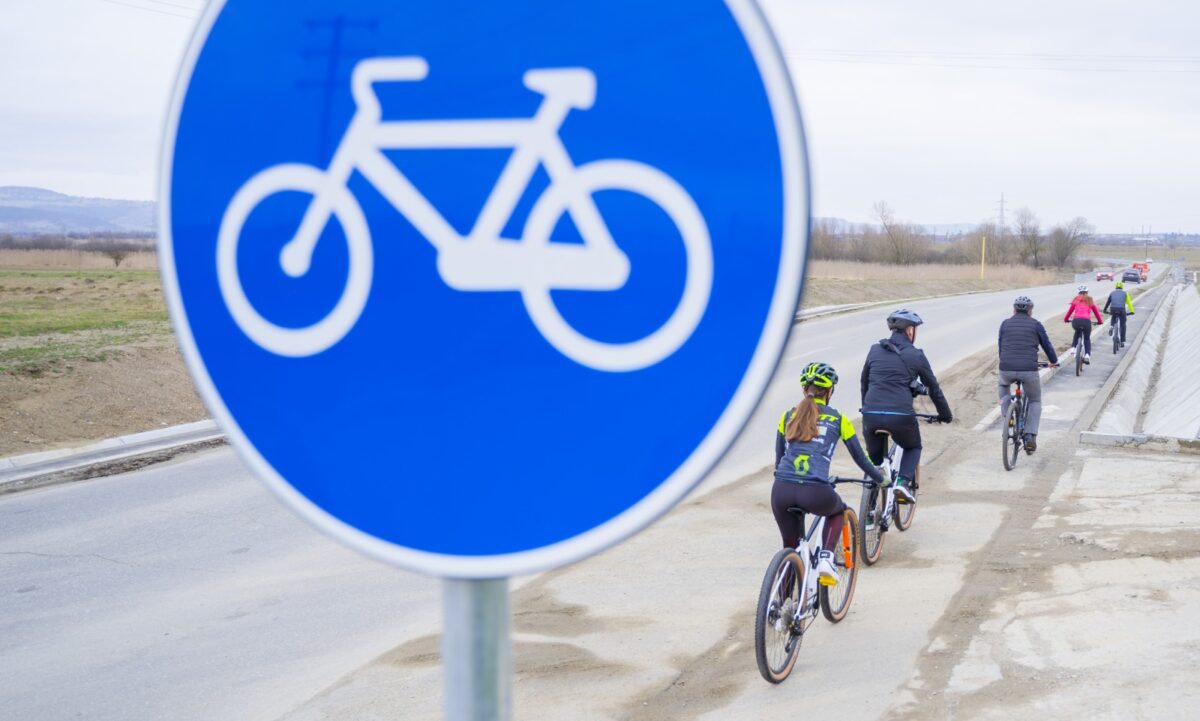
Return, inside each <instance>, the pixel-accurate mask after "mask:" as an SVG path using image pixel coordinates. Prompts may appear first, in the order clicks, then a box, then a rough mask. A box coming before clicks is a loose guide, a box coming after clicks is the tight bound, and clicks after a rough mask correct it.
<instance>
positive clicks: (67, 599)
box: [0, 284, 1074, 721]
mask: <svg viewBox="0 0 1200 721" xmlns="http://www.w3.org/2000/svg"><path fill="white" fill-rule="evenodd" d="M1073 291H1074V286H1073V284H1066V285H1060V286H1050V287H1043V288H1034V289H1028V290H1026V291H1024V292H1025V293H1026V294H1028V295H1030V296H1031V297H1032V298H1033V299H1034V302H1035V303H1036V305H1037V308H1036V314H1037V315H1038V316H1039V317H1042V318H1043V320H1051V321H1053V320H1055V319H1056V316H1057V317H1058V318H1061V314H1062V313H1063V312H1064V311H1065V307H1066V304H1067V301H1068V300H1069V299H1070V297H1071V295H1072V294H1073ZM1016 293H1017V292H1016V291H1003V292H999V293H987V294H977V295H967V296H957V297H952V298H942V299H935V300H928V301H921V302H916V303H911V304H909V307H911V308H912V309H914V310H916V311H917V312H919V313H920V314H921V315H922V316H923V317H924V318H925V319H926V325H925V326H923V327H922V329H921V332H920V335H919V336H918V345H920V346H921V347H923V348H925V349H926V352H927V354H928V355H929V357H930V360H931V361H932V363H933V365H934V368H935V369H945V368H948V367H950V366H952V365H953V364H954V363H956V362H957V361H959V360H962V359H963V358H965V357H967V356H969V355H971V354H973V353H975V352H977V351H979V350H982V349H984V348H986V347H988V346H989V345H990V344H994V343H995V333H996V327H997V325H998V323H999V322H1000V321H1001V320H1002V319H1003V318H1004V317H1006V316H1007V315H1008V314H1009V313H1010V312H1011V311H1010V309H1009V301H1010V300H1011V298H1012V297H1013V296H1014V295H1016ZM886 313H887V309H886V308H880V309H874V310H866V311H861V312H857V313H849V314H842V315H837V316H832V317H828V318H823V319H817V320H812V321H808V322H805V323H802V324H800V325H798V326H796V328H795V332H794V333H793V336H792V338H791V339H790V340H789V342H788V345H787V350H786V351H785V352H784V354H783V359H782V361H781V363H780V366H779V369H778V371H777V373H776V377H775V380H774V381H773V382H772V384H771V386H770V388H769V389H768V391H767V393H766V395H765V397H764V400H763V403H762V404H760V408H759V410H758V411H757V412H756V414H755V415H754V417H753V418H752V419H751V421H750V423H749V424H748V425H747V428H746V430H745V432H744V433H743V435H742V437H741V439H740V440H739V441H738V442H737V443H736V444H735V446H734V448H733V449H732V450H731V452H730V453H729V455H728V456H727V457H726V459H725V460H724V461H722V463H721V464H720V465H719V466H718V468H717V469H716V470H715V471H714V473H713V474H712V475H711V476H710V478H709V479H708V480H707V481H706V482H705V484H704V488H705V489H706V490H712V489H714V488H718V487H720V486H721V485H722V484H726V483H730V482H732V481H734V480H736V479H737V478H739V477H741V476H743V475H746V474H747V473H749V472H751V471H754V470H759V469H761V468H763V466H764V465H765V464H766V463H768V462H769V460H770V450H769V449H770V447H771V445H770V444H771V428H772V427H773V426H774V424H775V422H776V421H777V419H778V415H779V413H780V412H781V411H782V410H783V409H784V408H785V407H786V406H787V405H788V404H790V403H792V402H794V401H795V396H796V393H797V391H798V387H797V381H796V379H797V377H798V375H799V371H800V369H801V368H802V367H803V366H804V365H805V364H807V363H808V362H811V361H813V360H818V359H819V360H824V361H825V362H828V363H831V364H833V365H834V366H835V367H836V368H838V370H839V371H840V372H841V374H842V377H843V379H844V382H843V386H841V389H840V392H839V393H838V395H835V397H834V405H836V406H839V407H841V408H842V409H843V410H845V411H847V412H851V413H853V411H854V410H855V409H857V407H858V403H859V398H858V390H857V374H858V371H859V369H860V367H861V365H860V364H861V362H862V358H863V356H864V354H865V352H866V349H867V347H868V346H869V345H870V344H871V343H873V342H875V341H876V340H878V339H879V338H881V337H883V336H884V335H886V329H885V328H884V325H883V317H884V316H885V315H886ZM976 420H978V419H976V418H969V419H963V421H964V422H970V423H974V422H975V421H976ZM0 529H2V531H0V679H3V681H0V719H13V720H17V719H20V720H22V721H25V720H27V719H69V718H87V719H94V720H96V721H103V720H107V719H113V720H114V721H115V720H118V719H119V720H121V721H130V720H134V719H163V718H170V719H177V720H179V721H186V720H187V719H211V718H219V719H232V718H237V719H276V718H278V717H280V716H281V715H283V714H285V713H286V712H288V711H289V710H290V709H293V708H295V707H297V706H298V705H300V704H301V703H303V702H304V701H306V700H308V699H309V698H310V697H311V696H313V695H314V694H317V693H319V692H321V691H322V690H323V689H326V688H327V687H329V686H330V685H331V684H333V683H334V682H335V681H336V680H337V679H338V678H339V677H341V675H342V674H343V673H345V672H347V671H349V670H351V669H354V668H357V667H359V666H361V665H362V664H364V663H367V662H368V661H370V660H371V659H373V658H375V657H376V656H378V655H379V654H381V653H383V652H384V651H387V650H388V649H391V648H393V647H395V646H397V645H400V644H401V643H403V642H405V641H407V640H410V639H414V638H417V637H419V636H423V635H426V634H429V633H433V632H436V631H437V628H438V625H439V616H440V606H439V586H438V583H437V582H436V581H435V580H433V579H429V578H425V577H421V576H417V575H413V574H408V573H405V572H401V571H396V570H393V569H390V568H388V567H385V566H382V565H380V564H378V563H376V562H373V561H370V560H367V559H364V558H362V557H360V556H358V555H357V554H355V553H353V552H351V551H349V550H346V549H344V548H342V547H341V546H340V545H338V544H336V543H335V542H333V541H331V540H328V539H327V538H326V537H325V536H323V535H321V534H319V533H318V532H316V531H314V530H311V529H310V528H309V527H308V526H306V525H305V524H304V523H303V522H301V521H300V520H299V519H298V518H296V517H295V516H293V515H292V514H291V513H290V512H289V511H287V510H285V509H284V508H283V507H282V505H280V504H279V503H278V502H277V501H276V500H275V499H274V497H273V496H270V495H269V493H268V492H267V491H266V489H265V487H264V486H262V485H261V484H260V483H259V482H257V481H256V480H254V479H252V478H251V477H250V476H249V474H248V472H247V471H246V470H245V469H244V468H243V467H242V465H241V464H240V462H239V461H238V460H237V458H236V456H235V455H234V454H233V453H232V452H231V451H230V450H228V449H223V450H218V451H212V452H206V453H203V454H197V455H196V456H193V457H189V458H186V459H183V460H180V461H176V462H173V463H169V464H165V465H161V466H156V467H153V468H150V469H146V470H142V471H138V472H135V473H130V474H126V475H122V476H114V477H110V478H105V479H98V480H94V481H89V482H85V483H77V484H72V485H67V486H60V487H55V488H49V489H43V490H40V491H32V492H28V493H22V494H16V495H12V496H8V497H4V498H0Z"/></svg>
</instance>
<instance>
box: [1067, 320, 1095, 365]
mask: <svg viewBox="0 0 1200 721" xmlns="http://www.w3.org/2000/svg"><path fill="white" fill-rule="evenodd" d="M1088 320H1089V322H1091V323H1092V325H1093V326H1095V325H1097V324H1096V322H1095V321H1092V320H1091V319H1090V318H1089V319H1088ZM1073 347H1074V349H1075V375H1080V374H1082V373H1083V366H1084V362H1083V356H1084V352H1083V350H1084V348H1085V346H1084V336H1083V333H1080V334H1079V337H1078V338H1076V339H1075V345H1074V346H1073Z"/></svg>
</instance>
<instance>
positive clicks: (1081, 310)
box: [1063, 285, 1104, 363]
mask: <svg viewBox="0 0 1200 721" xmlns="http://www.w3.org/2000/svg"><path fill="white" fill-rule="evenodd" d="M1078 291H1079V293H1078V294H1076V296H1075V297H1074V298H1073V299H1072V300H1071V304H1070V305H1069V306H1067V314H1066V315H1064V316H1063V323H1070V324H1071V327H1072V328H1074V329H1075V337H1074V338H1072V339H1071V345H1072V346H1074V345H1075V344H1076V343H1078V342H1079V337H1080V336H1083V362H1084V363H1091V362H1092V315H1095V316H1096V325H1104V318H1102V317H1101V316H1100V309H1099V308H1097V307H1096V301H1094V300H1092V296H1090V295H1088V287H1087V286H1086V285H1081V286H1079V288H1078Z"/></svg>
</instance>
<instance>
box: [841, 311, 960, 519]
mask: <svg viewBox="0 0 1200 721" xmlns="http://www.w3.org/2000/svg"><path fill="white" fill-rule="evenodd" d="M923 322H924V321H922V320H921V316H919V315H917V314H916V313H914V312H912V311H911V310H908V309H906V308H901V309H899V310H897V311H894V312H892V314H891V315H889V316H888V317H887V327H888V330H890V331H892V335H891V337H890V338H884V339H883V340H881V341H879V342H878V343H876V344H875V345H873V346H871V349H870V350H869V351H867V360H866V362H865V363H864V364H863V369H862V379H861V383H862V403H863V405H862V414H863V435H864V436H866V439H867V455H868V456H870V458H871V462H872V463H874V464H875V465H879V464H881V463H883V457H884V454H886V453H887V439H886V438H885V437H884V436H883V435H881V434H880V433H879V431H887V432H889V433H891V435H892V440H894V441H895V442H896V445H898V446H900V447H901V448H903V449H904V456H903V457H902V458H901V459H900V472H899V473H898V474H897V478H896V500H897V501H898V502H900V503H912V502H914V501H915V500H916V497H915V496H913V495H912V494H911V493H909V491H908V486H909V485H910V484H911V485H912V486H913V487H914V488H915V487H916V483H917V464H918V463H919V462H920V460H921V428H920V426H919V425H918V424H917V417H916V415H915V414H914V412H913V398H915V397H917V396H918V395H928V396H929V398H930V399H931V400H932V401H933V404H934V406H936V407H937V412H938V421H940V422H942V423H949V422H951V421H952V420H954V414H952V413H951V412H950V404H949V403H947V402H946V396H945V394H943V393H942V387H941V386H939V385H938V382H937V378H936V377H935V376H934V375H933V369H932V368H930V367H929V361H928V360H927V359H926V358H925V353H923V352H922V351H921V349H920V348H917V347H916V346H915V345H913V343H914V342H915V341H916V339H917V326H919V325H921V324H922V323H923Z"/></svg>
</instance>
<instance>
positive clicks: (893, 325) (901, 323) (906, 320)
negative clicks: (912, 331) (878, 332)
mask: <svg viewBox="0 0 1200 721" xmlns="http://www.w3.org/2000/svg"><path fill="white" fill-rule="evenodd" d="M924 322H925V321H923V320H921V316H919V315H917V314H916V313H914V312H912V311H911V310H909V309H907V308H901V309H900V310H894V311H892V313H891V315H889V316H888V317H887V325H888V330H904V329H905V328H911V327H913V326H917V325H921V324H922V323H924Z"/></svg>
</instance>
